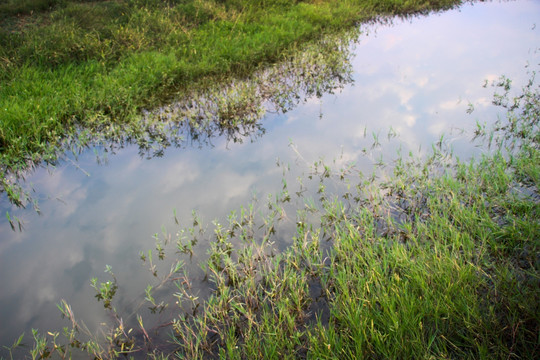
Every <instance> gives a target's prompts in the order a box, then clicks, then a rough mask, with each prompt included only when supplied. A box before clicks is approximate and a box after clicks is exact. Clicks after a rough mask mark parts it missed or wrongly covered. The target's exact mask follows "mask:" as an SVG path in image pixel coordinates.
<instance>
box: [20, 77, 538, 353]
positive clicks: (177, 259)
mask: <svg viewBox="0 0 540 360" xmlns="http://www.w3.org/2000/svg"><path fill="white" fill-rule="evenodd" d="M499 84H502V85H501V86H505V87H506V85H508V84H509V82H508V81H507V80H502V81H500V82H499ZM508 90H509V89H508V87H507V89H506V91H505V93H504V94H503V95H501V96H496V98H495V101H496V102H497V104H499V105H501V106H503V107H506V108H507V109H508V113H507V116H506V117H505V118H504V119H503V120H500V121H498V122H497V123H496V124H495V125H494V127H493V129H492V130H490V131H488V130H486V129H485V127H484V126H478V130H477V131H476V134H475V136H476V137H477V138H480V139H481V140H480V143H479V146H480V145H481V146H483V149H484V150H485V152H484V153H483V155H481V156H480V157H479V158H476V159H471V160H470V161H468V162H462V161H460V160H459V159H456V158H454V157H453V156H452V151H451V148H449V147H447V145H446V144H445V142H444V141H442V140H441V141H439V143H437V144H435V145H434V146H433V149H432V150H433V151H432V153H431V154H429V155H427V156H426V157H425V158H419V157H417V156H415V155H413V154H409V155H408V156H399V157H397V159H396V160H395V161H393V163H392V164H391V166H390V167H389V168H390V169H391V172H390V173H388V174H386V175H387V176H385V177H384V180H381V179H382V178H383V177H382V175H384V174H385V170H384V164H381V165H380V167H379V168H376V169H375V170H374V173H373V174H374V175H373V176H364V175H362V174H361V173H360V172H358V171H356V170H355V168H354V166H353V165H351V164H342V163H340V162H339V161H336V162H334V163H330V164H326V163H324V162H323V161H317V162H316V163H314V164H312V165H310V169H309V172H308V173H307V175H306V176H304V177H302V178H298V179H297V183H296V186H297V189H295V188H294V187H293V186H292V185H290V184H289V183H288V181H287V171H288V170H287V168H288V166H287V165H285V164H279V166H281V167H283V169H284V180H283V183H282V185H283V186H282V188H281V190H280V192H279V193H277V194H276V195H275V196H269V197H268V202H267V203H266V204H264V206H263V208H258V205H257V204H256V203H252V204H250V205H249V206H248V207H246V208H241V209H240V211H238V212H236V211H233V212H231V213H230V215H229V216H228V217H227V219H226V220H225V221H224V223H223V224H221V223H220V222H218V221H214V222H213V225H212V226H206V225H205V224H204V223H203V222H202V220H201V219H200V217H199V216H198V215H197V214H194V217H193V222H192V225H191V226H188V227H186V228H182V227H181V226H180V225H179V229H178V231H175V235H173V233H168V232H167V231H166V230H164V231H163V235H162V236H158V235H157V234H156V235H155V239H156V247H155V250H156V252H155V254H154V255H152V251H151V250H150V251H148V252H147V253H144V252H142V253H141V260H142V261H143V262H144V264H145V265H146V266H148V268H149V270H150V271H151V272H152V274H153V275H154V276H155V277H156V284H154V285H150V286H148V287H147V288H146V290H145V301H146V305H147V306H148V307H149V309H150V310H151V311H152V312H157V313H161V311H163V310H164V309H167V308H168V309H172V310H173V314H174V319H173V321H172V322H171V323H170V324H169V327H168V328H169V331H170V336H171V340H170V341H171V342H172V343H173V345H174V346H175V347H174V348H173V349H170V348H169V350H168V351H163V350H162V349H160V348H159V346H157V345H156V344H157V341H155V340H156V339H152V336H151V335H149V334H152V333H154V331H155V330H156V328H154V329H146V328H145V325H144V322H143V319H142V317H141V316H137V328H136V329H134V328H129V325H128V324H129V323H130V322H129V321H128V319H127V318H124V319H123V317H122V315H121V314H120V313H118V312H117V311H116V310H115V306H114V304H115V299H114V298H113V297H114V292H111V291H109V289H111V288H114V289H116V287H117V286H121V284H118V285H117V280H116V277H115V275H114V274H113V273H112V270H111V268H108V269H107V272H109V273H110V274H111V275H112V281H107V282H102V283H101V284H100V285H98V280H97V279H95V280H93V286H94V288H95V289H96V294H97V295H96V297H97V298H98V299H99V300H100V301H103V303H104V307H105V308H106V309H108V311H110V312H111V319H113V321H112V323H111V324H110V326H111V328H110V331H108V332H107V333H106V335H105V336H103V337H101V338H100V337H98V336H97V335H92V334H91V333H89V332H88V333H85V334H86V335H89V336H91V340H85V341H79V340H78V339H79V338H80V336H81V333H82V332H83V331H82V329H83V327H81V326H80V325H79V324H78V322H77V320H75V316H74V314H73V313H72V311H71V308H70V307H69V305H68V304H67V303H65V302H62V304H61V305H59V308H60V309H61V311H62V313H63V314H64V315H65V316H66V317H67V318H68V319H70V320H71V324H72V327H71V328H70V329H68V328H66V329H64V335H65V337H66V339H67V341H66V342H64V343H62V342H60V337H59V333H58V332H51V333H48V336H40V335H38V334H37V333H34V339H35V345H34V347H33V349H32V350H31V352H32V354H33V355H35V357H36V358H37V357H39V356H41V357H42V358H49V357H53V356H56V355H60V357H61V358H71V357H72V355H73V354H75V353H76V352H78V351H81V350H83V351H85V352H88V353H89V354H91V355H92V356H95V357H96V358H99V359H106V358H107V359H108V358H118V357H121V356H124V355H125V356H128V357H129V356H134V357H135V356H137V355H138V354H139V355H141V354H142V356H143V357H147V358H154V359H171V358H181V359H206V358H224V359H225V358H227V359H296V358H300V359H303V358H307V359H381V358H382V359H537V358H538V357H539V355H540V301H539V299H540V241H539V239H540V221H539V219H540V216H539V213H540V192H539V184H540V176H539V174H540V171H539V166H540V161H539V160H540V142H539V141H540V133H539V130H540V129H539V121H540V115H539V114H540V87H539V86H538V85H537V84H535V82H534V75H533V79H532V80H531V82H530V83H529V84H528V85H527V86H526V87H525V88H524V91H523V92H522V94H520V95H519V96H517V97H515V98H511V99H510V98H509V95H508V94H509V92H508ZM389 138H390V136H389ZM376 142H378V141H377V140H376ZM375 147H376V146H375ZM377 177H381V179H379V180H375V179H376V178H377ZM329 188H335V189H338V190H337V191H336V192H329V191H327V190H326V189H329ZM295 190H297V191H295ZM309 194H312V195H309ZM309 196H313V197H309ZM175 220H176V222H177V223H178V220H177V219H176V217H175ZM283 224H289V225H292V228H293V230H294V232H293V235H292V239H291V240H292V242H291V243H290V246H289V247H287V248H286V249H284V250H281V251H280V250H279V249H276V247H275V244H274V241H275V240H276V238H277V237H279V236H280V231H281V230H280V227H281V226H283ZM207 230H208V231H207ZM175 240H176V241H175ZM201 240H203V241H205V242H210V246H209V249H208V259H207V260H206V261H205V262H204V263H203V266H202V268H203V271H204V272H205V273H206V280H205V281H207V286H208V287H209V288H210V290H211V292H210V295H209V296H207V297H205V298H204V299H203V298H199V295H198V294H197V293H196V292H194V291H193V290H192V289H193V288H192V286H193V284H192V281H193V280H192V279H191V280H190V276H189V274H187V273H186V272H185V271H183V270H182V266H183V265H182V264H183V263H184V261H189V260H188V259H189V258H190V256H191V255H192V254H193V251H194V247H196V244H197V243H198V242H200V241H201ZM169 242H170V244H169V245H171V244H172V245H175V247H173V249H171V248H170V247H169V248H168V250H167V249H166V248H167V243H169ZM175 242H176V243H175ZM170 250H176V254H175V255H171V254H170V253H169V252H168V251H170ZM195 251H196V250H195ZM167 261H169V262H170V264H169V263H167ZM160 264H161V265H160ZM158 265H160V266H158ZM169 265H170V267H169ZM168 268H170V270H166V269H168ZM164 269H165V270H166V271H165V273H164V275H163V274H162V273H161V272H162V271H163V270H164ZM167 284H169V286H170V287H169V291H170V293H171V295H170V296H168V297H167V296H165V297H163V298H162V299H156V298H155V297H157V294H158V293H159V294H163V290H164V286H166V285H167ZM158 290H159V291H158ZM157 328H162V327H161V326H158V327H157ZM137 333H138V334H139V335H137ZM137 340H138V342H137ZM20 342H21V339H19V340H17V341H16V342H15V344H14V347H13V348H11V349H10V354H11V350H13V351H15V350H16V347H17V346H15V345H17V344H18V343H20Z"/></svg>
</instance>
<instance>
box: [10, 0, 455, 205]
mask: <svg viewBox="0 0 540 360" xmlns="http://www.w3.org/2000/svg"><path fill="white" fill-rule="evenodd" d="M456 3H457V1H455V0H415V1H394V0H385V1H367V0H362V1H361V0H342V1H332V0H318V1H282V0H258V1H252V0H250V1H247V0H230V1H222V0H169V1H158V0H130V1H119V0H116V1H86V0H85V1H82V0H81V1H74V0H25V1H14V0H2V1H0V14H1V16H0V81H1V86H0V182H1V183H2V185H3V187H4V188H5V189H6V191H8V195H9V197H10V199H11V200H12V201H13V202H14V203H16V204H18V205H21V204H22V202H23V201H21V199H20V197H21V195H20V194H18V193H17V191H16V189H13V187H10V184H12V181H10V180H9V179H8V177H7V173H8V172H14V173H17V172H18V171H21V170H24V169H26V168H27V167H28V166H29V165H30V164H32V163H36V162H39V161H43V160H44V161H48V162H54V161H56V160H57V158H58V155H59V152H60V151H62V146H63V144H65V143H66V142H69V141H72V140H73V138H75V139H78V136H79V134H80V132H83V133H88V132H90V134H96V135H98V136H99V134H100V132H102V131H103V129H105V128H107V127H111V126H114V127H117V128H122V127H124V128H127V130H126V131H130V130H129V128H131V127H134V128H137V127H138V126H140V122H141V121H142V120H141V119H142V118H141V116H140V113H141V110H142V109H144V108H154V107H156V106H157V105H159V104H162V103H163V102H164V101H166V100H167V99H170V98H172V97H174V96H175V94H176V93H177V92H182V91H186V89H188V88H192V87H193V86H195V85H197V86H205V84H206V85H208V84H209V83H213V82H216V81H223V80H224V79H225V78H227V77H229V76H245V75H246V74H249V73H250V72H252V71H253V70H255V69H257V68H259V67H260V66H264V65H265V64H268V63H273V62H276V61H277V60H280V59H282V58H283V57H285V56H287V54H289V55H290V54H291V53H292V52H294V49H295V48H297V47H298V46H299V44H301V43H303V42H306V41H309V40H312V39H316V38H319V37H320V36H321V34H322V33H330V32H334V31H337V30H339V29H344V28H348V27H351V26H353V25H354V24H356V23H358V22H361V21H366V20H368V19H372V18H374V17H376V16H379V15H395V14H410V13H418V12H426V11H429V10H435V9H445V8H448V7H450V6H452V5H453V4H456ZM132 132H136V131H132ZM141 136H144V134H143V135H141Z"/></svg>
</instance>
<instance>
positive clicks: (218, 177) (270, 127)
mask: <svg viewBox="0 0 540 360" xmlns="http://www.w3.org/2000/svg"><path fill="white" fill-rule="evenodd" d="M539 20H540V3H539V2H538V1H517V2H500V3H499V2H489V3H477V4H474V5H471V4H467V5H465V6H463V7H462V8H461V9H460V10H453V11H448V12H445V13H442V14H437V15H432V16H429V17H420V18H414V19H411V20H396V21H394V23H393V24H392V25H390V26H383V25H373V26H370V27H367V28H366V32H367V34H363V35H361V36H360V38H359V42H358V43H357V44H356V45H354V48H355V49H354V54H355V56H354V58H353V59H352V66H353V78H354V84H352V85H346V86H345V87H344V88H343V89H342V90H341V91H339V92H337V93H336V94H326V95H324V96H322V97H320V98H317V97H316V96H313V97H310V98H309V99H307V100H306V101H305V103H303V104H300V105H299V106H297V107H295V108H294V109H292V110H291V111H288V112H286V113H285V114H267V115H266V116H265V118H264V119H263V122H262V125H263V126H264V128H265V129H266V133H265V135H264V136H262V137H261V138H259V139H256V141H254V142H249V141H246V142H244V143H242V144H238V143H231V142H229V143H228V142H227V141H226V140H225V139H223V138H216V139H214V140H212V142H213V144H214V147H203V148H183V149H174V148H169V149H167V150H166V151H165V156H163V157H160V158H154V159H151V160H146V159H144V158H141V157H140V156H139V151H138V149H137V148H136V147H135V146H128V147H126V148H125V149H120V150H118V151H117V154H115V155H111V156H109V157H108V161H107V164H105V165H97V164H96V159H95V155H94V154H93V153H92V152H91V151H88V152H85V153H83V154H81V155H80V157H79V159H78V161H77V162H76V165H75V163H72V162H70V161H66V162H63V163H61V164H60V165H58V166H57V167H56V168H55V169H39V170H37V171H36V172H35V173H34V174H32V175H31V176H30V177H29V178H28V179H27V181H28V182H29V183H32V184H33V187H34V188H35V190H36V194H38V197H40V199H39V200H40V207H41V211H42V214H41V215H38V214H36V213H34V212H32V211H31V210H26V211H25V210H21V209H14V208H12V207H11V206H8V205H7V204H6V201H5V199H4V200H3V202H2V204H1V205H0V207H1V209H0V210H2V211H3V213H5V212H6V211H8V210H9V211H10V213H11V214H13V215H15V216H18V217H20V218H21V219H23V220H24V231H23V232H13V231H12V230H11V229H10V225H9V224H8V223H7V221H6V220H5V218H4V219H3V220H2V221H1V222H0V274H2V276H1V278H0V288H1V289H2V291H1V292H0V324H2V326H1V327H0V343H1V344H8V343H11V342H13V340H14V339H15V338H16V337H17V336H18V335H19V334H20V333H21V332H23V331H26V334H27V336H28V335H29V334H30V331H29V329H30V328H39V329H40V330H42V331H46V330H49V329H51V328H60V326H65V325H66V324H67V322H65V321H62V320H61V319H60V313H59V312H58V311H57V309H56V306H55V304H56V303H59V301H60V299H62V298H64V299H66V300H67V301H68V303H70V304H71V305H72V306H73V310H74V312H75V314H76V315H77V316H79V317H81V318H83V319H84V321H85V322H86V323H87V325H89V326H90V327H92V326H97V325H98V324H99V323H101V322H104V321H107V316H106V314H105V312H104V311H102V305H101V304H100V303H97V301H96V300H95V299H94V292H93V289H92V288H91V287H90V286H89V284H90V278H91V277H93V276H97V277H99V278H100V280H101V279H107V276H106V274H104V273H103V270H104V268H105V265H106V264H110V265H112V268H113V271H114V272H115V274H116V276H117V277H118V280H119V284H120V286H121V290H120V292H121V296H122V299H120V300H119V301H121V302H122V303H123V304H124V305H125V306H128V305H127V304H128V303H129V302H130V301H129V300H127V299H133V298H137V297H139V298H140V295H141V294H143V293H144V288H145V286H146V284H147V283H149V282H150V281H151V275H150V274H149V273H148V271H146V270H145V269H144V267H143V266H142V265H141V262H140V261H139V260H138V258H139V255H138V254H139V251H141V250H147V249H150V248H153V247H154V239H153V238H152V235H153V234H154V233H156V232H160V231H161V230H160V229H161V227H162V226H165V227H167V228H173V219H172V211H173V209H176V211H177V214H178V218H179V219H181V221H183V222H184V223H188V222H189V220H190V218H191V212H192V210H193V209H194V210H197V211H198V212H199V213H200V214H201V216H202V218H203V220H206V221H207V222H210V221H211V220H212V219H215V218H221V219H223V218H224V217H225V216H226V214H227V213H228V212H229V211H230V210H232V209H238V208H239V207H240V206H241V205H246V204H247V203H248V202H249V201H250V199H251V198H252V196H253V195H256V196H257V197H258V198H261V199H265V198H266V196H267V194H268V193H275V192H277V191H279V189H280V185H281V176H282V169H280V168H278V167H277V166H276V159H280V160H281V161H283V162H285V163H288V164H291V165H292V170H291V171H292V173H293V176H292V178H294V176H296V175H299V174H300V173H301V172H302V171H303V170H305V169H306V166H307V165H308V164H310V163H313V162H314V161H316V160H318V159H319V158H324V159H326V160H329V161H330V160H332V159H334V158H338V157H340V154H341V157H340V159H341V160H340V161H342V162H356V163H357V164H358V166H359V167H361V168H363V169H366V171H369V169H370V168H371V167H372V165H373V161H374V159H373V158H372V159H369V157H368V158H365V157H362V156H361V154H362V153H363V150H365V149H367V150H369V148H370V146H371V144H372V141H373V136H374V135H373V134H375V136H378V137H379V138H380V139H381V143H382V144H383V150H382V153H383V154H384V157H385V158H386V159H391V158H392V157H394V156H395V154H396V152H397V150H398V148H401V149H402V150H403V151H409V150H412V151H415V152H416V151H420V153H423V152H425V151H429V149H430V144H432V143H433V142H434V141H436V140H437V139H438V138H439V137H440V135H441V134H443V133H444V134H447V136H448V137H449V139H451V140H452V141H453V144H454V147H455V151H456V153H457V154H458V155H460V156H462V157H466V156H469V155H470V154H471V153H474V152H475V151H477V150H475V148H474V146H473V145H471V144H469V143H468V140H467V139H466V138H462V137H460V135H459V134H460V131H459V129H464V130H466V131H467V132H468V133H469V134H470V131H471V130H472V129H473V128H474V126H475V121H476V120H480V121H487V120H489V119H494V118H495V117H496V114H497V113H498V111H499V110H497V109H495V108H494V107H493V106H491V96H492V94H493V89H492V88H490V87H489V86H488V87H487V88H483V87H482V85H483V84H484V81H485V80H489V81H492V80H496V79H497V78H498V77H499V76H500V75H503V74H504V75H506V76H508V77H510V78H512V79H514V82H515V83H516V84H523V83H524V82H525V81H526V79H527V75H526V73H525V66H526V65H527V64H528V63H531V65H533V64H537V63H538V54H537V53H536V49H537V47H538V44H540V33H539V30H538V29H536V27H535V24H536V22H538V21H539ZM469 103H470V104H472V105H473V106H474V112H473V113H472V114H471V115H467V114H466V111H467V109H468V107H469ZM390 129H393V130H395V131H396V132H397V133H398V134H399V137H398V139H397V140H396V139H394V140H392V141H388V140H387V135H388V133H389V131H391V130H390ZM291 142H292V143H294V145H295V148H296V149H298V152H299V153H300V154H301V157H302V158H301V159H300V158H299V157H298V156H297V154H296V153H295V151H293V149H292V148H291V146H290V143H291ZM368 152H369V151H368ZM294 164H300V165H301V166H300V167H299V168H298V169H295V165H294ZM81 169H82V170H81ZM200 251H202V252H203V253H204V244H202V245H201V246H200ZM202 256H204V254H196V255H195V259H197V258H199V257H202ZM129 307H132V308H133V307H135V305H133V304H132V305H129Z"/></svg>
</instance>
